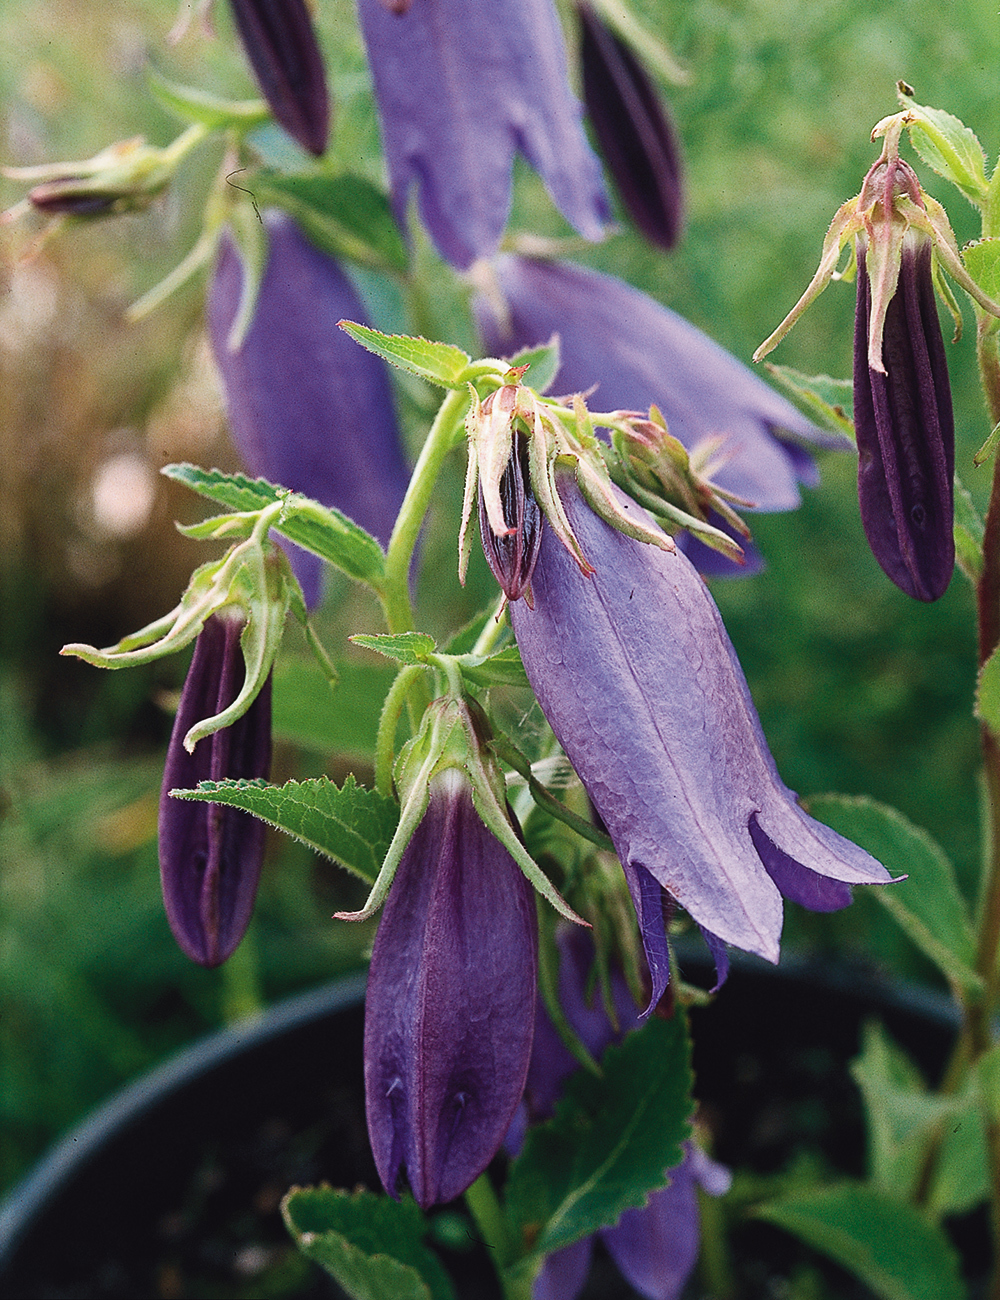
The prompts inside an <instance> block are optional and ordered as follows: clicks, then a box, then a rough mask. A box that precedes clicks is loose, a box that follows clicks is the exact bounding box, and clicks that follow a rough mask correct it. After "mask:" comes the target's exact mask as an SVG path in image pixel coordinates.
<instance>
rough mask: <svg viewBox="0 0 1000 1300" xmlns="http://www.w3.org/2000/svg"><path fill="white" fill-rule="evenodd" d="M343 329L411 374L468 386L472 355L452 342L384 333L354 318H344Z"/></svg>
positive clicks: (441, 384)
mask: <svg viewBox="0 0 1000 1300" xmlns="http://www.w3.org/2000/svg"><path fill="white" fill-rule="evenodd" d="M340 328H341V329H342V330H344V331H345V332H346V333H348V334H350V336H351V338H352V339H354V341H355V342H356V343H360V344H361V346H362V347H363V348H367V349H368V351H369V352H374V353H375V355H376V356H379V357H382V359H383V360H385V361H388V362H389V364H390V365H393V366H396V367H398V368H399V369H400V370H406V371H408V372H409V373H410V374H411V375H418V376H419V377H420V378H421V379H427V380H429V381H430V383H432V384H437V386H438V387H439V388H464V387H465V378H464V375H465V372H466V370H467V369H468V368H469V366H470V365H471V364H472V358H471V357H470V356H469V355H468V354H467V353H465V352H463V351H462V349H461V348H456V347H454V346H453V345H452V344H451V343H432V342H430V341H429V340H428V339H420V338H413V337H411V336H410V335H409V334H382V333H381V332H380V331H379V330H373V329H369V328H368V326H367V325H358V324H356V323H355V322H354V321H349V320H345V321H341V322H340Z"/></svg>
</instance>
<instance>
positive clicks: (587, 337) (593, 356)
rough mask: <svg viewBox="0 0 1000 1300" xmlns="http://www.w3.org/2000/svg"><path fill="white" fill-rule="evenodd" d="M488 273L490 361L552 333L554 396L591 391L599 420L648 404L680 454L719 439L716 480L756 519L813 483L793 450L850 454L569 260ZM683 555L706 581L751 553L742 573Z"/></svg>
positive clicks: (670, 322) (678, 329)
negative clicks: (556, 355) (504, 314)
mask: <svg viewBox="0 0 1000 1300" xmlns="http://www.w3.org/2000/svg"><path fill="white" fill-rule="evenodd" d="M493 267H494V270H495V272H496V276H497V281H498V284H499V288H500V290H501V292H502V294H503V296H504V298H505V299H506V302H507V306H508V308H509V318H508V320H507V321H506V322H504V321H501V320H500V319H499V318H498V316H497V314H496V313H495V311H494V309H493V307H492V306H491V304H490V302H489V300H488V299H487V297H486V295H478V296H477V297H476V299H475V301H474V309H475V313H476V317H477V321H478V324H479V328H480V331H481V334H482V337H483V341H484V344H485V347H486V349H487V350H488V351H490V352H492V353H493V354H494V355H498V356H511V355H513V354H514V353H516V352H517V351H519V350H520V349H522V348H526V347H534V346H536V345H538V344H540V343H547V342H548V341H549V339H550V338H551V337H552V335H553V334H558V336H559V344H560V358H561V364H560V368H559V373H558V374H557V376H556V379H555V383H554V386H553V390H554V391H555V392H558V393H570V392H587V391H589V390H590V389H591V388H592V387H593V386H594V385H595V384H596V385H597V390H596V392H595V393H594V396H593V399H592V401H591V402H590V405H591V406H592V407H593V408H594V409H595V410H603V411H613V410H639V411H642V410H648V408H649V406H650V405H651V404H652V403H655V404H656V405H657V406H658V407H659V409H660V410H661V411H662V413H663V415H664V417H665V418H666V421H667V425H668V427H669V430H670V432H671V433H672V434H673V435H674V437H675V438H678V439H679V440H680V441H681V442H682V443H683V444H684V446H685V447H687V448H688V449H689V450H690V449H691V448H693V447H694V446H695V445H696V444H698V443H700V442H702V441H703V440H705V439H707V438H712V437H716V436H720V435H721V436H722V437H723V438H724V439H725V442H724V444H723V446H722V449H721V456H722V458H724V460H725V463H724V464H722V466H721V468H719V469H718V470H717V471H716V472H715V473H714V475H713V478H714V481H715V482H716V483H717V484H718V485H719V486H720V487H721V488H724V489H726V490H727V491H729V492H731V493H733V494H735V495H736V496H737V497H741V498H743V499H744V500H746V501H751V502H753V505H754V507H755V508H756V509H758V510H766V511H776V510H794V509H795V508H796V507H797V506H798V505H799V501H800V496H799V489H798V484H799V483H800V482H801V483H806V484H814V483H816V482H817V481H818V475H817V472H816V467H815V464H814V463H813V460H812V457H811V456H810V455H809V454H808V452H807V451H806V450H805V449H804V446H803V444H808V445H810V446H814V447H830V446H836V447H844V446H848V445H849V444H847V443H844V442H841V441H838V440H836V439H833V438H831V437H829V436H828V435H826V434H824V433H821V432H820V431H819V430H818V429H817V428H815V426H813V425H812V424H810V422H809V421H808V420H807V419H806V418H805V417H804V416H803V415H800V414H799V412H798V411H797V410H796V409H795V407H794V406H792V405H791V403H790V402H787V401H786V400H785V399H784V398H783V397H781V396H780V395H779V394H778V393H776V392H775V391H774V389H773V388H770V387H769V386H768V385H767V384H765V383H764V381H763V380H761V379H758V377H757V376H756V375H755V374H754V373H753V372H752V371H751V370H750V369H749V368H748V367H747V366H745V365H743V363H742V362H741V361H738V360H737V359H736V358H735V357H734V356H732V355H731V354H730V353H729V352H727V351H726V350H725V349H724V348H722V347H720V346H719V344H718V343H716V342H714V341H713V340H712V339H710V338H709V337H708V336H707V335H706V334H703V333H702V331H701V330H699V329H697V328H696V327H695V326H694V325H692V324H690V322H688V321H686V320H685V319H684V318H683V317H682V316H678V315H677V313H676V312H673V311H670V310H669V309H668V308H666V307H663V306H661V305H660V304H659V303H658V302H656V301H654V300H653V299H652V298H650V297H648V296H647V295H646V294H644V293H640V292H639V290H638V289H634V288H632V287H631V286H630V285H627V284H625V283H623V282H622V281H621V280H617V279H615V278H614V277H612V276H608V275H603V274H601V273H600V272H597V271H592V270H589V269H588V268H585V267H582V266H577V265H574V264H573V263H570V262H544V261H536V260H533V259H529V258H523V257H515V256H509V255H502V256H500V257H498V258H496V259H495V261H494V263H493ZM712 522H713V523H718V522H719V521H718V520H714V519H713V520H712ZM684 546H685V549H686V550H687V551H688V554H689V555H691V557H692V559H694V560H695V562H696V563H697V564H698V566H699V568H702V569H703V570H704V571H706V572H728V573H734V572H744V573H746V572H752V571H753V569H754V567H755V565H754V560H755V556H756V553H755V552H754V551H753V550H752V549H751V550H750V551H749V553H748V562H747V564H746V566H744V567H743V568H740V566H737V565H735V564H732V563H731V562H730V561H728V560H726V559H724V558H723V557H721V556H719V555H718V553H717V552H715V551H710V550H709V548H708V547H706V546H704V545H703V544H702V543H700V542H697V541H695V540H693V539H690V538H689V539H686V540H685V542H684ZM756 558H757V563H758V565H759V557H756Z"/></svg>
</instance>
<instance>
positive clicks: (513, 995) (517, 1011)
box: [364, 768, 538, 1209]
mask: <svg viewBox="0 0 1000 1300" xmlns="http://www.w3.org/2000/svg"><path fill="white" fill-rule="evenodd" d="M537 969H538V952H537V928H536V919H535V901H534V895H533V892H532V889H531V886H530V885H529V884H528V882H527V880H526V879H525V877H524V876H523V875H522V873H521V871H520V869H519V867H518V866H517V864H516V863H515V862H514V859H513V858H512V857H511V856H510V854H509V853H507V851H506V850H505V849H504V848H503V847H502V846H501V845H500V843H499V842H498V841H497V840H496V839H495V838H494V837H493V835H492V834H491V833H490V832H489V831H488V830H487V829H486V827H485V826H484V825H483V823H482V821H481V820H480V818H479V815H478V813H477V812H476V809H475V807H474V805H473V801H472V789H471V786H470V785H469V783H468V780H467V778H466V777H465V775H464V774H463V773H461V772H459V771H458V769H456V768H449V769H446V770H445V771H444V772H442V773H441V774H440V775H438V776H437V777H435V778H434V779H433V781H432V783H431V788H430V803H429V804H428V807H427V811H426V813H425V814H424V817H423V820H422V821H421V823H420V825H419V826H418V828H417V830H416V833H415V834H414V836H413V838H412V839H411V840H410V842H409V844H408V845H407V847H406V849H405V850H404V852H403V856H402V859H401V860H400V863H399V867H398V868H397V871H396V877H395V880H394V881H393V885H392V889H391V890H390V892H389V896H388V898H387V900H386V903H385V907H384V910H383V912H382V917H381V920H380V922H379V928H378V933H377V934H376V936H375V947H374V951H373V952H372V960H371V968H370V971H369V976H368V993H367V996H366V999H365V1053H364V1054H365V1095H366V1099H367V1113H368V1132H369V1136H370V1138H371V1144H372V1151H373V1153H374V1156H375V1164H376V1166H377V1168H378V1172H379V1177H380V1178H381V1179H382V1183H383V1185H384V1186H385V1188H386V1191H388V1192H389V1193H390V1194H391V1195H393V1196H396V1195H398V1194H399V1183H400V1178H401V1175H402V1174H404V1173H405V1175H406V1178H407V1181H408V1182H409V1185H410V1188H411V1190H412V1192H413V1195H414V1197H415V1198H416V1200H417V1202H418V1203H419V1204H420V1205H421V1206H422V1207H423V1208H424V1209H427V1208H428V1207H429V1206H431V1205H434V1204H435V1203H437V1202H439V1201H450V1200H452V1199H453V1198H454V1197H456V1196H459V1195H460V1194H461V1193H462V1192H464V1191H465V1189H466V1188H467V1187H469V1186H470V1185H471V1184H472V1183H473V1182H474V1181H475V1180H476V1178H478V1177H479V1175H480V1174H481V1173H482V1172H483V1170H484V1169H485V1168H486V1166H487V1165H488V1164H489V1162H490V1160H492V1158H493V1156H494V1155H495V1154H496V1152H497V1151H498V1150H499V1148H500V1145H501V1143H502V1142H503V1139H504V1134H505V1133H506V1132H507V1129H508V1127H509V1125H510V1121H511V1117H512V1115H513V1114H514V1111H515V1109H516V1107H517V1104H518V1102H519V1101H520V1099H521V1094H522V1092H523V1090H524V1081H525V1077H526V1075H527V1072H528V1061H529V1058H530V1055H531V1041H532V1035H533V1031H534V1019H535V987H536V977H537Z"/></svg>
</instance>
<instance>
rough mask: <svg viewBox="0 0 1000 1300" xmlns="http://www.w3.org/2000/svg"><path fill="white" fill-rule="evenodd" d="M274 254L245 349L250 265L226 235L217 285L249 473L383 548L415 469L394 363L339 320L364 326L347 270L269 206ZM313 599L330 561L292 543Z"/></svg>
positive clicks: (311, 601)
mask: <svg viewBox="0 0 1000 1300" xmlns="http://www.w3.org/2000/svg"><path fill="white" fill-rule="evenodd" d="M264 221H265V224H266V226H267V232H268V244H269V251H268V262H267V267H266V269H265V272H264V277H263V280H262V282H261V285H260V291H259V294H258V298H257V306H256V311H255V313H254V317H253V320H252V322H251V324H250V328H249V330H248V331H247V333H246V337H245V338H244V339H243V342H242V344H241V346H240V347H239V348H238V349H237V350H236V351H232V350H231V349H230V347H229V344H228V338H229V333H230V330H231V328H232V324H233V321H234V320H235V318H236V314H237V312H238V310H239V303H240V294H241V292H242V289H243V266H242V263H241V262H240V258H239V254H238V253H237V251H236V247H235V245H234V243H233V240H232V238H231V237H230V236H229V235H228V233H227V234H225V235H223V238H222V242H221V246H220V249H219V257H218V261H217V264H216V267H215V273H214V276H213V278H212V284H211V288H210V289H209V294H208V306H207V315H208V329H209V336H210V338H211V342H212V350H213V354H214V356H215V360H216V364H217V365H218V367H219V372H220V374H221V377H222V387H223V394H224V397H225V402H226V409H227V411H228V414H229V423H230V428H231V431H232V435H233V441H234V442H235V444H236V446H237V448H238V450H239V452H240V455H241V456H242V458H243V463H244V464H245V465H246V467H247V469H248V470H249V472H250V473H251V474H259V475H262V476H263V477H264V478H267V479H269V480H270V481H271V482H274V483H278V484H281V485H282V486H283V487H288V488H291V489H292V490H293V491H296V492H303V493H305V495H306V496H310V497H313V498H314V499H315V500H317V501H319V502H321V503H322V504H323V505H325V506H334V507H336V508H337V509H338V510H341V511H343V513H344V514H346V515H349V516H350V517H351V518H352V519H353V520H354V521H355V522H356V523H358V524H360V525H361V527H362V528H365V529H367V531H368V532H370V533H372V534H373V535H374V536H375V537H377V538H378V539H379V541H380V542H381V543H382V544H383V545H385V544H386V543H387V542H388V541H389V537H390V535H391V533H392V528H393V524H394V523H395V519H396V514H397V512H398V510H399V507H400V505H401V504H402V501H403V496H404V494H405V492H406V486H407V483H408V481H409V473H408V470H407V468H406V462H405V460H404V457H403V449H402V443H401V441H400V436H399V429H398V426H397V424H396V415H395V410H394V408H393V402H392V392H391V389H390V387H389V379H388V375H387V373H386V369H385V365H384V363H383V362H382V361H381V360H380V359H379V358H378V357H376V356H375V355H374V354H373V353H371V352H366V351H365V349H364V348H361V347H359V346H358V345H357V344H356V343H355V342H354V340H353V339H351V338H349V337H348V336H347V335H346V334H345V333H344V332H343V330H340V329H338V328H337V322H338V321H340V320H342V319H344V318H348V319H350V320H354V321H359V322H360V323H362V324H364V323H366V318H365V313H364V309H363V307H362V305H361V302H360V300H359V298H358V295H357V294H356V292H355V291H354V288H353V286H352V285H351V283H350V281H349V280H348V279H347V277H346V276H345V275H344V273H343V272H342V271H341V269H340V267H339V266H338V265H337V263H336V262H334V261H333V260H332V259H331V258H329V257H327V256H326V254H325V253H321V252H320V251H319V249H318V248H316V247H315V246H314V245H313V244H311V243H310V242H309V240H308V239H306V237H305V236H304V235H303V234H302V232H301V231H300V230H299V228H298V226H297V225H296V224H295V222H294V221H292V220H291V218H289V217H287V216H285V215H284V214H283V213H280V212H277V211H268V212H265V214H264ZM289 549H290V551H291V553H292V556H293V567H294V569H295V575H296V577H297V578H298V579H299V582H300V583H301V584H302V588H303V591H304V593H305V597H306V603H307V604H308V605H310V606H314V605H315V604H316V603H317V602H318V600H319V594H320V578H321V561H320V560H319V558H318V557H317V556H314V555H310V554H308V553H306V552H305V551H301V550H298V549H297V548H289Z"/></svg>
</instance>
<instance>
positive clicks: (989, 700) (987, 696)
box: [976, 650, 1000, 736]
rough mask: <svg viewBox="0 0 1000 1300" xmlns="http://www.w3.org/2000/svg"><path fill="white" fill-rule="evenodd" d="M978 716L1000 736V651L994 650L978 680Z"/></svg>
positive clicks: (980, 671)
mask: <svg viewBox="0 0 1000 1300" xmlns="http://www.w3.org/2000/svg"><path fill="white" fill-rule="evenodd" d="M976 717H977V718H978V719H979V720H980V722H985V723H986V725H987V726H988V727H989V729H990V731H992V732H993V734H994V735H995V736H1000V651H998V650H994V651H993V653H992V654H991V655H990V657H989V659H987V660H986V662H985V663H984V664H983V666H982V668H980V670H979V677H978V679H977V681H976Z"/></svg>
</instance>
